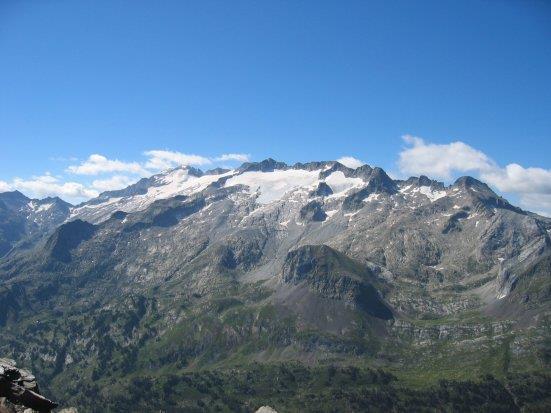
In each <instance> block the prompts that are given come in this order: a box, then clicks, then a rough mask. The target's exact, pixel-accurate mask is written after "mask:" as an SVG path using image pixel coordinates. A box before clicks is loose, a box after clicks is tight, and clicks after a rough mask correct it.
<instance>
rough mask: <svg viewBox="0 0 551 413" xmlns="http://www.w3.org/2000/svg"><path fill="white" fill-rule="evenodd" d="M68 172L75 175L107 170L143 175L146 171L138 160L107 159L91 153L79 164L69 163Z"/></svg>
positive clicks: (97, 173)
mask: <svg viewBox="0 0 551 413" xmlns="http://www.w3.org/2000/svg"><path fill="white" fill-rule="evenodd" d="M67 171H68V172H71V173H74V174H77V175H99V174H103V173H109V172H130V173H135V174H140V175H145V174H147V173H148V172H147V171H146V170H145V169H144V168H143V167H142V166H141V165H140V164H139V163H138V162H123V161H119V160H118V159H107V158H106V157H105V156H103V155H99V154H93V155H90V156H89V157H88V159H87V160H86V161H84V162H82V163H81V164H80V165H71V166H69V167H68V168H67Z"/></svg>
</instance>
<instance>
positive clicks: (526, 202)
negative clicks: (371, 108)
mask: <svg viewBox="0 0 551 413" xmlns="http://www.w3.org/2000/svg"><path fill="white" fill-rule="evenodd" d="M402 138H403V139H404V141H405V142H406V143H407V144H408V145H410V147H408V148H405V149H404V150H403V151H402V152H400V156H399V160H398V167H399V168H400V171H401V172H402V173H403V174H410V175H428V176H430V177H433V178H442V179H446V180H449V179H451V178H452V177H453V176H454V175H457V174H458V173H464V172H471V173H473V174H475V175H477V176H478V177H479V178H480V179H482V180H483V181H485V182H486V183H488V184H490V185H492V186H493V187H494V188H496V189H498V190H499V191H501V192H505V193H509V194H514V195H517V196H518V197H519V198H520V204H521V206H522V207H523V208H526V209H528V210H531V211H537V212H538V213H540V214H542V215H547V216H551V170H550V169H543V168H533V167H529V168H525V167H523V166H521V165H518V164H516V163H511V164H509V165H507V166H505V167H500V166H499V165H497V164H496V163H495V162H494V161H493V160H492V159H491V158H490V157H488V156H487V155H486V154H485V153H484V152H481V151H479V150H477V149H475V148H473V147H471V146H469V145H467V144H466V143H464V142H460V141H457V142H451V143H448V144H434V143H426V142H425V141H424V140H423V139H421V138H419V137H415V136H411V135H405V136H403V137H402Z"/></svg>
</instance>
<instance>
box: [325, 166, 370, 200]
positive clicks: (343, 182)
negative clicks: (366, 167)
mask: <svg viewBox="0 0 551 413" xmlns="http://www.w3.org/2000/svg"><path fill="white" fill-rule="evenodd" d="M325 183H326V184H327V185H329V186H330V187H331V189H332V190H333V194H332V195H331V196H329V198H337V197H340V196H342V195H344V194H346V193H347V192H348V191H350V190H351V189H353V188H359V187H361V186H363V185H364V181H363V179H361V178H347V177H346V176H344V173H343V172H342V171H335V172H333V173H332V174H331V175H329V176H328V177H327V178H325Z"/></svg>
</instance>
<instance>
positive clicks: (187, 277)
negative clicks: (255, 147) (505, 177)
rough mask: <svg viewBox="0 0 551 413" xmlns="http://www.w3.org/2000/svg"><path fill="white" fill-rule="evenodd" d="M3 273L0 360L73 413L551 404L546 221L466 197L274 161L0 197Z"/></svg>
mask: <svg viewBox="0 0 551 413" xmlns="http://www.w3.org/2000/svg"><path fill="white" fill-rule="evenodd" d="M0 257H1V258H0V355H1V356H3V357H4V356H5V357H9V358H11V359H15V360H17V361H18V364H19V365H28V367H30V368H31V369H32V370H33V372H35V374H37V375H39V376H41V377H43V380H42V381H41V387H42V389H43V390H45V391H46V393H47V394H48V395H52V397H53V398H54V399H55V400H57V401H61V402H62V404H65V405H72V406H78V407H79V408H80V410H82V411H153V410H155V409H156V410H166V411H254V410H255V409H256V408H258V407H259V406H261V405H264V404H266V403H265V402H269V404H270V406H272V407H274V408H275V409H276V410H278V411H280V412H286V411H358V410H363V409H364V407H365V406H370V407H371V409H372V410H374V411H376V410H378V409H380V410H381V411H383V410H386V411H388V410H389V409H390V410H392V409H394V410H396V409H398V410H399V409H400V406H408V405H409V406H415V405H416V404H415V403H417V406H418V407H419V410H423V409H425V410H423V411H426V410H430V409H435V410H438V411H442V410H446V409H448V410H450V409H451V410H456V409H461V410H464V409H467V410H468V409H470V408H474V407H476V406H478V408H479V409H480V410H486V411H497V410H499V409H502V410H501V411H519V410H526V411H531V410H530V409H532V410H534V411H537V410H538V409H543V410H542V411H544V410H545V409H546V408H548V407H549V405H550V404H549V403H551V396H550V393H551V380H550V377H549V376H548V375H547V374H546V371H547V369H549V367H550V364H551V323H550V315H551V305H550V303H551V219H549V218H546V217H543V216H539V215H537V214H534V213H531V212H528V211H524V210H522V209H520V208H518V207H516V206H513V205H512V204H510V203H509V202H508V201H507V200H506V199H504V198H502V197H501V196H499V195H497V194H496V193H495V192H494V191H493V190H492V189H491V188H490V187H489V186H487V185H486V184H484V183H483V182H480V181H478V180H476V179H474V178H472V177H461V178H459V179H457V180H456V181H455V182H454V183H453V184H451V185H449V186H447V185H445V184H443V183H442V182H438V181H435V180H432V179H430V178H428V177H426V176H420V177H411V178H409V179H407V180H397V179H392V178H391V177H389V176H388V175H387V173H386V172H385V171H384V170H382V169H381V168H378V167H374V168H373V167H370V166H368V165H363V166H361V167H358V168H355V169H353V168H348V167H346V166H344V165H342V164H340V163H338V162H335V161H327V162H310V163H298V164H295V165H287V164H285V163H282V162H277V161H275V160H273V159H266V160H264V161H262V162H254V163H253V162H250V163H245V164H243V165H242V166H240V167H239V168H237V169H234V170H226V169H214V170H210V171H206V172H203V171H201V170H199V169H195V168H191V167H186V166H182V167H178V168H175V169H172V170H168V171H165V172H162V173H160V174H157V175H154V176H152V177H149V178H144V179H141V180H140V181H138V182H137V183H135V184H133V185H130V186H129V187H127V188H125V189H122V190H117V191H109V192H104V193H102V194H101V195H100V196H98V197H97V198H94V199H91V200H89V201H87V202H84V203H82V204H79V205H76V206H72V205H70V204H68V203H66V202H64V201H62V200H61V199H59V198H46V199H43V200H36V199H34V200H32V199H29V198H27V197H25V196H24V195H23V194H21V193H19V192H6V193H2V194H0ZM318 378H319V379H318ZM322 378H323V380H322ZM439 380H440V381H439ZM442 380H444V381H442ZM446 380H447V381H446ZM259 383H260V384H259ZM435 386H436V387H435ZM438 386H439V387H438ZM272 388H273V389H274V390H273V391H272V390H270V389H272ZM310 388H315V389H317V390H316V392H315V394H313V393H311V390H310ZM528 388H529V389H531V390H530V391H528V390H527V389H528ZM48 392H49V393H48ZM527 392H528V393H527ZM368 401H369V403H368V404H366V403H367V402H368ZM255 403H256V404H257V405H255ZM362 403H364V404H362ZM410 403H413V405H411V404H410ZM469 403H471V404H469ZM136 406H139V407H136ZM362 406H364V407H362ZM331 409H333V410H331ZM496 409H497V410H496ZM80 410H79V411H80ZM475 410H476V409H475Z"/></svg>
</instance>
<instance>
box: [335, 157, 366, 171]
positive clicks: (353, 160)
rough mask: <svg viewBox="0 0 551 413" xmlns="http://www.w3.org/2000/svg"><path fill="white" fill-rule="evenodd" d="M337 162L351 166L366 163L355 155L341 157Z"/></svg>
mask: <svg viewBox="0 0 551 413" xmlns="http://www.w3.org/2000/svg"><path fill="white" fill-rule="evenodd" d="M337 162H340V163H342V164H343V165H344V166H347V167H349V168H353V169H356V168H359V167H360V166H362V165H364V164H365V162H362V161H360V160H359V159H357V158H354V157H353V156H343V157H341V158H339V159H337Z"/></svg>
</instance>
